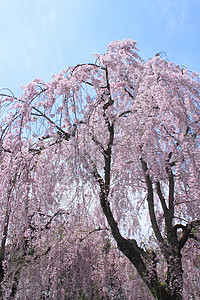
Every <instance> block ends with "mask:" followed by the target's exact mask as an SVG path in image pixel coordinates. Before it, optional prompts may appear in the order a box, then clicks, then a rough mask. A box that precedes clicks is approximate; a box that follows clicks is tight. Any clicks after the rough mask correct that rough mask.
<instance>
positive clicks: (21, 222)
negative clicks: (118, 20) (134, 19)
mask: <svg viewBox="0 0 200 300" xmlns="http://www.w3.org/2000/svg"><path fill="white" fill-rule="evenodd" d="M95 58H96V61H95V63H87V64H80V65H77V66H74V67H70V68H68V69H66V70H64V71H62V72H61V73H60V74H58V75H54V76H52V80H51V81H50V82H47V83H46V82H44V81H43V80H42V79H35V80H34V81H33V82H31V83H29V84H28V85H26V86H24V87H23V91H22V95H21V96H20V97H19V98H18V97H15V96H14V95H13V94H12V93H11V92H10V91H9V90H6V89H5V90H1V101H0V107H1V123H0V150H1V153H0V155H1V161H0V169H1V172H0V180H1V195H0V205H1V211H2V213H1V215H0V226H1V233H2V240H1V248H0V251H1V252H0V263H1V264H0V280H1V287H2V288H1V295H8V296H6V297H8V299H12V297H13V298H14V297H15V296H16V294H17V292H19V287H20V288H22V286H23V282H22V281H21V279H20V278H22V276H23V272H27V270H26V269H27V268H28V269H29V270H30V272H33V271H34V270H33V268H32V267H31V266H33V265H34V263H36V262H37V261H40V267H41V271H40V272H41V274H42V275H41V277H42V278H43V279H44V277H45V276H46V278H48V280H49V287H50V286H51V284H50V282H51V281H52V280H53V279H52V278H50V277H48V276H47V274H46V272H48V270H49V272H54V270H55V269H56V270H58V269H59V265H61V264H63V261H65V263H64V264H63V266H64V267H65V269H63V270H62V274H63V275H61V274H60V275H58V272H57V273H55V274H57V276H58V277H59V276H60V277H62V280H61V281H62V286H63V287H62V288H59V289H60V290H61V289H66V290H68V292H66V291H64V292H63V295H62V296H61V295H60V296H59V297H60V299H70V297H71V296H70V294H67V293H69V290H70V287H69V283H70V280H72V277H73V276H72V272H73V270H72V269H73V268H77V265H76V266H75V264H79V263H80V264H81V259H84V261H86V262H88V268H87V267H86V266H85V267H84V268H86V269H87V271H85V272H89V273H90V274H93V273H92V272H93V271H92V270H93V269H91V268H90V267H89V266H90V264H91V260H90V259H89V258H88V255H89V256H90V255H91V257H96V260H98V259H97V256H98V255H97V254H98V253H99V252H98V251H100V250H99V249H101V251H102V249H104V252H103V253H104V254H105V252H106V251H107V254H106V255H104V257H103V258H102V259H103V260H104V263H105V261H106V260H107V261H110V259H112V255H111V252H110V250H109V249H110V246H109V245H110V244H109V243H110V238H111V236H112V238H113V240H114V241H115V242H116V245H117V247H118V250H117V251H116V250H115V252H113V253H114V254H113V257H114V256H115V257H116V255H119V257H121V256H122V254H123V263H121V266H120V263H118V264H117V259H116V260H115V266H116V270H118V271H116V270H115V271H113V274H111V273H109V272H111V271H110V268H108V273H109V275H108V274H107V275H106V271H105V270H104V271H102V274H104V275H102V276H103V277H104V280H99V281H98V280H97V279H95V278H96V277H95V275H94V274H93V275H91V276H92V277H93V280H91V281H90V287H91V290H90V292H91V291H92V286H93V290H94V286H95V284H94V282H96V284H97V283H98V284H100V282H101V283H102V284H103V285H104V287H105V289H107V290H108V289H109V288H108V286H106V285H105V282H106V279H105V278H108V277H109V280H107V284H108V281H109V284H108V285H109V287H110V291H111V290H112V291H113V290H114V286H115V290H116V291H117V293H118V295H120V289H117V288H116V286H117V283H116V282H117V280H118V279H119V281H120V280H122V279H123V278H124V276H125V275H124V274H125V273H124V272H125V271H124V268H123V267H122V266H123V264H125V265H126V266H130V265H129V263H128V262H130V263H131V264H132V265H133V266H134V268H135V269H136V270H137V272H138V274H139V275H140V277H141V279H142V280H143V282H144V283H145V285H146V286H147V288H148V289H149V291H150V292H151V294H152V296H153V297H154V298H155V299H162V300H165V299H182V297H183V296H184V295H188V294H191V295H194V296H199V295H200V290H199V289H198V282H199V275H198V268H199V254H198V251H199V247H200V245H199V241H200V238H199V225H200V218H199V213H200V206H199V198H200V195H199V194H200V178H199V177H200V168H199V167H200V146H199V142H200V136H199V134H200V94H199V92H200V77H199V74H197V73H195V72H191V71H189V70H188V69H187V68H185V67H180V66H177V65H175V64H174V63H171V62H169V61H168V60H166V59H164V58H162V57H161V55H156V56H155V57H154V58H152V59H149V60H148V61H143V60H142V59H141V58H140V56H139V52H138V49H137V47H136V42H134V41H132V40H124V41H114V42H112V43H110V44H109V46H108V48H107V51H106V52H105V54H103V55H98V54H95ZM64 203H65V205H66V209H62V208H60V207H61V206H63V205H64ZM80 220H81V221H80ZM144 227H145V228H149V231H148V232H147V233H145V234H144V232H143V228H144ZM83 228H84V230H83ZM78 232H79V233H78ZM83 232H84V234H83ZM86 232H88V235H87V234H86ZM91 232H92V234H90V233H91ZM73 236H74V243H73ZM83 236H84V237H83ZM85 236H87V237H86V240H87V241H88V242H86V245H85V247H86V248H87V247H88V248H87V249H88V251H90V254H88V251H86V250H85V252H84V249H86V248H84V247H83V248H81V249H82V250H81V251H82V252H81V255H78V254H77V253H78V251H79V250H78V249H79V244H80V243H77V242H76V239H77V237H78V240H79V242H80V241H83V239H84V243H85ZM91 236H93V240H92V241H91ZM71 239H72V240H71ZM70 240H71V242H70ZM113 240H112V239H111V244H112V247H114V245H113ZM95 241H96V246H95ZM100 241H101V242H100ZM54 243H56V244H57V245H59V249H62V250H58V249H57V248H56V247H55V246H54ZM105 245H107V246H108V248H109V249H107V250H105V247H106V246H105ZM95 247H96V249H95V250H94V248H95ZM112 247H111V249H113V248H112ZM66 248H67V249H66ZM95 251H96V253H95ZM112 251H114V250H112ZM74 253H76V255H77V256H76V255H75V254H74ZM101 253H102V252H101ZM120 253H121V254H120ZM109 255H110V256H109ZM57 256H59V257H60V259H58V257H57ZM61 256H62V257H61ZM108 256H109V257H108ZM47 257H48V259H49V261H48V262H47ZM52 257H56V259H55V261H54V260H53V259H52ZM75 257H76V259H75ZM125 257H126V258H127V259H125ZM70 258H71V259H72V261H74V265H73V264H71V265H70V264H68V263H67V262H66V261H67V260H68V259H70ZM113 259H114V258H113ZM94 260H95V258H94ZM56 264H57V265H56ZM86 265H87V263H86ZM117 265H118V266H117ZM79 266H80V265H79ZM12 268H14V271H12V270H11V269H12ZM53 268H55V269H54V270H53ZM94 268H96V267H95V266H94ZM184 268H185V269H186V268H187V274H186V273H185V272H183V269H184ZM69 270H70V271H69ZM9 272H10V273H9ZM38 272H39V271H38ZM69 272H71V273H70V274H71V275H70V276H71V279H69V277H67V274H68V273H69ZM81 272H83V269H82V271H81ZM115 272H118V275H117V274H116V273H115ZM126 272H127V275H126V276H127V277H126V283H127V286H128V288H127V290H129V291H131V289H129V287H130V283H128V278H129V273H130V274H131V272H132V271H130V269H129V267H126ZM11 274H12V276H11ZM34 276H37V274H35V275H34ZM106 276H107V277H106ZM88 278H89V277H88ZM111 278H113V282H114V283H113V282H112V283H111V282H110V280H111ZM135 278H136V277H135ZM192 278H195V280H193V279H192ZM130 280H131V275H130ZM61 281H60V282H61ZM111 281H112V280H111ZM122 281H123V282H124V280H122ZM53 282H54V283H55V281H53ZM188 282H190V284H188ZM191 282H192V283H191ZM59 284H61V283H59ZM112 284H113V285H112ZM55 285H56V283H55ZM80 285H81V286H84V283H80ZM112 286H113V288H112ZM87 288H88V286H87ZM52 289H53V288H52ZM98 289H99V291H101V290H102V291H104V292H105V289H104V290H103V286H99V287H98ZM27 291H29V292H30V291H31V285H29V288H27ZM124 291H125V289H124ZM48 292H49V291H48ZM54 292H55V295H54V294H53V292H52V294H51V298H50V299H54V298H53V297H55V299H57V298H56V297H58V295H57V294H56V288H54ZM121 292H122V290H121ZM145 292H146V293H147V291H145ZM6 293H7V294H6ZM31 293H32V292H31ZM102 293H103V292H102ZM130 293H131V292H130ZM85 295H86V294H85ZM91 295H92V294H89V296H88V297H91ZM79 296H80V295H76V296H74V297H77V298H75V299H79V298H78V297H79ZM104 296H105V295H104ZM132 296H133V295H132ZM9 297H10V298H9ZM36 297H39V296H38V295H37V296H36ZM40 297H41V295H40ZM45 297H46V296H45ZM67 297H68V298H67ZM94 297H96V299H98V297H99V299H101V298H100V297H103V294H99V295H97V294H95V296H94ZM106 297H110V298H111V299H112V297H111V294H110V295H106ZM115 297H116V296H115ZM119 297H120V296H119ZM123 297H128V296H127V295H125V294H124V295H123ZM38 299H39V298H38ZM41 299H42V298H41ZM44 299H46V298H44ZM80 299H83V298H80ZM86 299H87V298H86ZM88 299H90V298H88ZM115 299H116V298H115ZM120 299H122V294H121V298H120ZM126 299H127V298H126ZM130 299H133V298H130Z"/></svg>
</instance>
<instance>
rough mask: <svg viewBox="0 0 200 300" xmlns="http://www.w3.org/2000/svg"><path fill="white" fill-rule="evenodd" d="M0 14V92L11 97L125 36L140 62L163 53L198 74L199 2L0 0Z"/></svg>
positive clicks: (196, 0)
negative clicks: (8, 92)
mask: <svg viewBox="0 0 200 300" xmlns="http://www.w3.org/2000/svg"><path fill="white" fill-rule="evenodd" d="M0 10H1V17H0V38H1V44H0V45H1V46H0V88H4V87H7V88H10V89H11V90H12V91H13V92H14V93H15V94H16V96H19V95H20V89H19V88H20V86H21V85H24V84H26V83H28V82H29V81H32V80H33V79H34V78H36V77H37V78H43V79H44V80H50V79H51V75H52V74H55V73H59V72H60V71H61V70H62V69H64V68H67V67H69V66H71V65H75V64H78V63H83V62H91V61H94V58H93V53H103V52H105V50H106V47H107V45H108V43H109V42H111V41H113V40H120V39H125V38H131V39H133V40H136V41H137V42H138V47H139V48H141V52H140V55H141V56H142V58H143V59H148V58H149V57H153V56H154V55H155V54H156V53H157V52H159V51H161V50H163V51H165V52H166V54H167V57H168V59H169V60H170V61H174V62H175V63H176V64H179V65H185V66H187V67H188V68H189V69H191V70H194V71H198V72H200V1H199V0H140V1H138V0H34V1H31V0H15V1H14V0H7V1H3V0H1V1H0Z"/></svg>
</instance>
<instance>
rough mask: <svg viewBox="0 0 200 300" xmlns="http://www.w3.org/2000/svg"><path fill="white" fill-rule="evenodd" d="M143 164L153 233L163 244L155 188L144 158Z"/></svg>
mask: <svg viewBox="0 0 200 300" xmlns="http://www.w3.org/2000/svg"><path fill="white" fill-rule="evenodd" d="M140 160H141V162H142V169H143V171H144V176H145V181H146V185H147V191H148V193H147V202H148V209H149V215H150V219H151V225H152V228H153V231H154V233H155V236H156V238H157V240H158V241H159V242H161V243H164V240H163V237H162V235H161V233H160V229H159V227H158V223H157V220H156V215H155V210H154V199H153V198H154V197H153V186H152V181H151V179H150V176H149V174H148V167H147V163H146V162H145V161H144V160H143V159H142V157H141V158H140Z"/></svg>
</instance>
